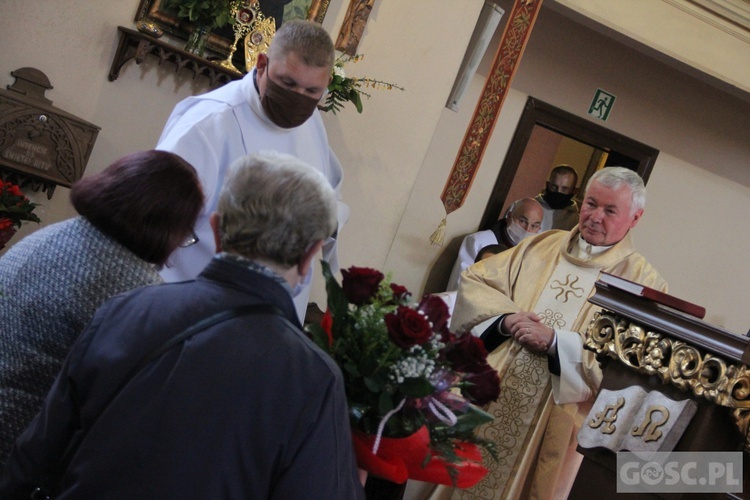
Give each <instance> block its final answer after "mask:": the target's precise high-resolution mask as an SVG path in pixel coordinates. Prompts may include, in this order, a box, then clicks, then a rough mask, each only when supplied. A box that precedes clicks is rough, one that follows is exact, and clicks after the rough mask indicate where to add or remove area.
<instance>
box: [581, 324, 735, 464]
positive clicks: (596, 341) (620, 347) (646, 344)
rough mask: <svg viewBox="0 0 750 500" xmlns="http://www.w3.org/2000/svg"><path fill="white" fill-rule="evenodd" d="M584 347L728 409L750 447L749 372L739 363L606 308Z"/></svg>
mask: <svg viewBox="0 0 750 500" xmlns="http://www.w3.org/2000/svg"><path fill="white" fill-rule="evenodd" d="M584 347H585V348H586V349H589V350H591V351H593V352H595V353H596V354H597V357H599V358H606V357H609V358H613V359H616V360H618V361H619V362H621V363H622V364H624V365H625V366H627V367H629V368H631V369H633V370H635V371H636V372H639V373H642V374H645V375H655V376H657V377H658V378H659V379H660V380H661V382H662V383H665V384H666V383H671V384H672V385H674V386H676V387H677V388H679V389H681V390H683V391H686V392H688V391H689V392H692V393H693V394H694V395H695V396H698V397H700V398H703V399H705V400H707V401H710V402H712V403H714V404H717V405H719V406H724V407H727V408H731V409H732V418H733V419H734V423H735V425H736V426H737V429H738V430H739V431H740V432H741V433H742V435H743V436H745V444H744V447H745V450H748V451H750V436H748V430H750V372H749V371H748V370H747V368H746V367H745V366H744V365H742V364H732V363H727V362H726V361H724V360H723V359H721V358H719V357H717V356H714V355H712V354H709V353H704V352H701V350H699V349H697V348H695V347H693V346H691V345H689V344H687V343H685V342H683V341H680V340H676V339H672V338H669V337H668V336H666V335H664V334H662V333H659V332H654V331H648V330H647V329H645V328H643V327H642V326H640V325H638V324H635V323H632V322H630V321H629V320H627V319H625V318H623V317H621V316H619V315H616V314H613V313H609V312H598V313H596V314H595V316H594V319H593V320H592V321H591V324H590V325H589V326H588V328H587V330H586V335H585V338H584Z"/></svg>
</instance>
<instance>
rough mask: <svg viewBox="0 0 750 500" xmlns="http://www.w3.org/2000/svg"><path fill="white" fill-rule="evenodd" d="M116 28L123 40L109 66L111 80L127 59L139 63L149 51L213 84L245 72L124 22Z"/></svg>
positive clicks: (117, 74)
mask: <svg viewBox="0 0 750 500" xmlns="http://www.w3.org/2000/svg"><path fill="white" fill-rule="evenodd" d="M117 30H118V31H119V32H120V43H119V44H118V45H117V52H115V58H114V60H113V61H112V67H111V68H110V70H109V81H110V82H113V81H115V80H117V77H118V76H120V69H121V68H122V66H123V65H124V64H125V63H126V62H128V61H130V60H131V59H135V63H136V64H141V63H142V62H143V60H144V59H145V58H146V56H147V55H149V54H152V55H155V56H156V57H157V58H158V59H159V65H161V64H162V63H164V61H169V62H171V63H174V64H175V65H176V66H177V67H176V68H175V72H177V71H179V70H180V69H182V68H187V69H189V70H191V71H192V72H193V78H195V77H196V76H198V75H203V76H205V77H207V78H208V79H209V81H210V83H211V85H216V83H217V82H218V83H220V84H222V85H223V84H225V83H229V82H231V81H232V80H239V79H240V78H242V77H243V76H245V75H244V74H242V73H239V72H237V71H234V70H232V69H229V68H224V67H222V66H220V65H219V64H217V63H215V62H212V61H209V60H208V59H204V58H202V57H198V56H196V55H195V54H191V53H190V52H185V51H184V50H182V49H180V48H177V47H175V46H174V45H171V44H169V43H167V42H165V41H161V40H159V39H156V38H154V37H152V36H151V35H147V34H145V33H141V32H139V31H136V30H132V29H129V28H125V27H123V26H118V27H117Z"/></svg>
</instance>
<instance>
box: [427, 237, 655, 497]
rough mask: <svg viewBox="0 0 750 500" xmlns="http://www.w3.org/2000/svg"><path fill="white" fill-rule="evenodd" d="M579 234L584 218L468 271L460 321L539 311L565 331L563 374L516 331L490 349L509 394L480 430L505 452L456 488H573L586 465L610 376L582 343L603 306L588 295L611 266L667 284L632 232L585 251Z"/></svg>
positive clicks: (503, 393) (547, 491)
mask: <svg viewBox="0 0 750 500" xmlns="http://www.w3.org/2000/svg"><path fill="white" fill-rule="evenodd" d="M579 239H580V234H579V232H578V228H577V227H576V228H574V229H573V230H572V231H547V232H544V233H541V234H540V235H538V236H535V237H530V238H526V239H524V240H523V241H522V242H521V243H520V244H518V245H517V246H515V247H513V248H511V249H509V250H507V251H505V252H502V253H500V254H498V255H495V256H494V257H490V258H488V259H485V260H482V261H480V262H478V263H476V264H474V265H472V266H470V267H469V268H468V269H467V270H466V271H464V274H463V275H462V278H461V282H460V285H459V290H458V297H457V299H456V307H455V311H454V313H453V318H452V320H451V329H452V330H454V331H457V332H460V331H468V330H469V329H470V328H471V327H473V326H475V325H477V324H478V323H481V322H482V321H485V320H487V319H490V318H492V317H496V316H499V315H502V314H508V313H514V312H519V311H533V312H535V313H536V314H538V315H539V316H540V317H542V318H543V322H544V323H545V324H546V325H548V326H550V327H551V328H554V329H555V330H556V331H557V339H558V340H557V350H558V354H559V359H560V365H561V375H560V377H557V376H554V375H551V374H550V372H549V368H548V360H547V356H546V355H538V354H533V353H531V352H529V351H527V350H526V349H525V348H523V347H521V345H520V344H518V343H517V342H516V341H515V340H513V339H509V340H507V341H505V342H504V343H503V344H501V345H500V347H498V348H497V349H496V350H495V351H493V352H492V353H490V355H489V357H488V361H489V363H490V364H491V365H492V366H493V367H494V368H495V369H497V371H498V373H499V374H500V381H501V382H500V398H499V399H498V400H497V401H495V402H493V403H490V404H489V405H488V406H487V407H486V408H485V409H486V410H487V411H488V412H489V413H491V414H492V415H494V416H495V420H494V421H492V422H490V423H489V424H486V425H485V426H483V427H481V428H480V429H479V430H478V433H479V435H480V436H482V437H484V438H487V439H490V440H492V441H494V442H495V443H496V444H497V451H498V460H497V461H493V460H492V458H490V457H487V458H486V459H485V465H486V466H487V467H488V469H489V473H488V474H487V476H486V477H485V478H484V479H483V480H482V481H480V482H479V483H478V484H477V485H476V486H474V487H473V488H471V489H468V490H455V491H454V492H453V495H452V498H460V499H507V498H524V499H525V498H543V499H546V498H566V497H567V494H568V491H569V489H570V487H571V486H572V483H573V479H574V478H575V474H576V472H577V470H578V466H579V465H580V455H578V454H577V453H575V447H576V440H575V436H576V434H577V432H578V429H579V428H580V425H581V422H582V421H583V419H584V417H585V416H586V414H587V413H588V410H589V406H590V405H591V402H592V401H593V400H594V396H595V394H596V390H597V389H598V387H599V383H600V382H601V371H600V370H599V366H598V363H597V362H596V360H595V358H594V354H593V353H591V352H589V351H584V350H583V347H582V340H581V339H580V333H578V332H583V331H585V329H586V327H587V326H588V324H589V323H590V322H591V319H592V318H593V315H594V313H595V312H596V311H597V310H598V308H597V307H596V306H594V305H593V304H591V303H589V302H588V298H589V297H590V296H591V294H592V293H593V290H594V282H595V281H596V279H597V277H598V275H599V272H600V271H606V272H608V273H612V274H615V275H618V276H622V277H623V278H626V279H629V280H632V281H635V282H638V283H641V284H644V285H646V286H649V287H651V288H656V289H658V290H662V291H666V283H665V281H664V280H663V279H662V278H661V276H659V274H658V273H657V271H656V270H655V269H654V268H653V267H652V266H651V265H650V264H649V263H648V262H647V261H646V259H645V258H644V257H643V256H641V255H640V254H638V253H637V252H636V251H635V248H634V247H633V244H632V242H631V238H630V234H629V233H628V234H627V235H626V236H625V238H623V239H622V241H620V242H619V243H617V244H615V245H613V246H612V247H610V248H607V249H606V250H604V251H603V252H600V253H596V254H593V255H589V256H588V257H587V258H586V259H580V258H578V257H576V255H577V253H576V250H577V248H576V242H577V241H578V240H579ZM571 346H572V347H571ZM578 346H580V347H578ZM569 381H570V383H572V384H573V387H575V386H576V383H577V384H578V387H582V388H583V390H582V391H578V392H577V394H579V395H578V396H577V397H578V399H576V398H575V397H571V393H570V391H568V392H567V394H565V393H566V390H565V389H564V387H566V386H567V385H568V382H569ZM553 388H554V390H553ZM553 393H554V397H553ZM556 400H557V401H558V402H560V403H566V402H567V401H580V402H573V403H569V404H556V403H555V401H556ZM449 490H450V489H449V488H442V487H439V488H438V489H437V490H436V491H435V492H434V493H435V494H434V496H433V498H449V492H450V491H449Z"/></svg>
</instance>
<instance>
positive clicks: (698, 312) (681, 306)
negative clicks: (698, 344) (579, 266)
mask: <svg viewBox="0 0 750 500" xmlns="http://www.w3.org/2000/svg"><path fill="white" fill-rule="evenodd" d="M599 281H600V282H602V283H606V284H607V285H608V286H611V287H614V288H617V289H619V290H623V291H625V292H628V293H632V294H633V295H638V296H639V297H644V298H646V299H649V300H652V301H654V302H656V303H657V304H662V305H664V306H667V307H671V308H672V309H676V310H678V311H681V312H684V313H686V314H690V315H691V316H695V317H696V318H698V319H703V317H704V316H705V315H706V308H705V307H703V306H699V305H697V304H693V303H692V302H688V301H686V300H682V299H678V298H677V297H675V296H674V295H669V294H667V293H664V292H662V291H659V290H656V289H654V288H649V287H647V286H645V285H641V284H639V283H635V282H633V281H630V280H626V279H625V278H621V277H619V276H615V275H614V274H609V273H605V272H602V273H601V275H600V276H599Z"/></svg>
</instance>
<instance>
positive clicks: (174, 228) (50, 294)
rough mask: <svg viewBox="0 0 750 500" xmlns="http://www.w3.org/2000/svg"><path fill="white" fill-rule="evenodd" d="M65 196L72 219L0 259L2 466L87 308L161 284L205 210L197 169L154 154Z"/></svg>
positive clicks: (120, 164) (133, 158) (132, 159)
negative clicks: (74, 214) (166, 267)
mask: <svg viewBox="0 0 750 500" xmlns="http://www.w3.org/2000/svg"><path fill="white" fill-rule="evenodd" d="M70 199H71V202H72V204H73V207H74V208H75V209H76V211H77V212H78V213H79V214H80V215H79V216H78V217H75V218H73V219H69V220H66V221H63V222H59V223H57V224H54V225H51V226H48V227H46V228H44V229H41V230H39V231H36V232H34V233H32V234H30V235H29V236H27V237H26V238H24V239H22V240H21V241H19V242H18V243H16V244H15V245H13V247H11V248H10V249H9V250H8V251H7V252H6V253H5V255H3V257H2V258H0V294H2V295H0V469H1V468H2V466H3V465H4V463H5V460H6V459H7V457H8V455H9V454H10V451H11V448H12V446H13V442H14V441H15V439H16V437H18V435H20V434H21V432H22V431H23V430H24V429H25V428H26V426H27V425H28V424H29V422H31V420H32V419H33V417H34V416H35V415H36V414H37V412H38V411H39V409H40V408H41V406H42V402H43V401H44V398H45V396H46V395H47V392H48V391H49V388H50V387H51V385H52V382H53V381H54V379H55V376H56V375H57V373H58V372H59V371H60V368H61V366H62V363H63V361H64V359H65V357H66V355H67V353H68V350H69V348H70V346H71V345H72V344H73V342H74V341H75V339H76V338H77V337H78V335H79V334H80V333H81V332H82V331H83V329H84V328H85V327H86V325H87V324H88V323H89V321H90V320H91V318H92V317H93V315H94V311H96V309H97V308H98V307H99V306H100V305H101V304H102V303H103V302H104V301H105V300H107V299H108V298H110V297H112V296H114V295H117V294H119V293H122V292H125V291H128V290H132V289H133V288H137V287H139V286H143V285H150V284H155V283H161V282H162V279H161V278H160V276H159V274H158V272H157V269H158V268H159V267H161V266H162V265H164V264H165V263H166V262H167V259H168V257H169V255H170V254H171V253H172V252H173V251H174V250H175V249H176V248H177V247H179V246H185V245H189V244H192V243H194V242H195V241H196V240H195V237H194V235H193V226H194V225H195V221H196V219H197V217H198V214H199V213H200V211H201V209H202V207H203V193H202V191H201V187H200V180H199V179H198V175H197V174H196V172H195V169H194V168H193V167H192V166H191V165H190V164H189V163H187V162H186V161H185V160H183V159H182V158H181V157H179V156H177V155H175V154H173V153H169V152H165V151H156V150H152V151H144V152H140V153H134V154H131V155H128V156H125V157H123V158H121V159H119V160H117V161H116V162H114V163H113V164H112V165H110V166H109V167H107V168H106V169H104V170H103V171H102V172H100V173H98V174H95V175H92V176H89V177H86V178H84V179H81V180H79V181H78V182H76V183H75V184H73V186H72V188H71V192H70Z"/></svg>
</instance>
